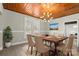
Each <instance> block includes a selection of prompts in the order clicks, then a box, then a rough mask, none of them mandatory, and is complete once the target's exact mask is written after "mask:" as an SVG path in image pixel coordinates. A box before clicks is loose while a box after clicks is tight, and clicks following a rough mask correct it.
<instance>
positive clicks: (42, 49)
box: [35, 36, 50, 55]
mask: <svg viewBox="0 0 79 59" xmlns="http://www.w3.org/2000/svg"><path fill="white" fill-rule="evenodd" d="M35 45H36V51H37V52H39V53H41V55H43V54H45V53H48V52H49V50H50V48H49V47H47V46H45V45H44V44H43V40H42V38H41V37H38V36H36V37H35ZM36 55H37V53H36Z"/></svg>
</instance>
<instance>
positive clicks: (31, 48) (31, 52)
mask: <svg viewBox="0 0 79 59" xmlns="http://www.w3.org/2000/svg"><path fill="white" fill-rule="evenodd" d="M32 50H33V47H31V55H32Z"/></svg>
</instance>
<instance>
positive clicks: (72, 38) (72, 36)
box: [66, 34, 75, 49]
mask: <svg viewBox="0 0 79 59" xmlns="http://www.w3.org/2000/svg"><path fill="white" fill-rule="evenodd" d="M74 39H75V36H74V35H73V34H71V35H70V36H69V39H68V42H67V45H66V47H67V48H68V49H72V47H73V41H74Z"/></svg>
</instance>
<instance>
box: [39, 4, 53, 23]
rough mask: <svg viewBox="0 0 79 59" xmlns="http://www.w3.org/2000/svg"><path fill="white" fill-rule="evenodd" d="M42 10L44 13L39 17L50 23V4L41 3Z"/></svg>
mask: <svg viewBox="0 0 79 59" xmlns="http://www.w3.org/2000/svg"><path fill="white" fill-rule="evenodd" d="M41 5H42V8H43V10H44V12H43V13H42V16H41V17H40V18H41V19H42V20H44V21H46V22H50V20H51V18H53V17H52V16H53V14H52V12H51V4H50V3H42V4H41Z"/></svg>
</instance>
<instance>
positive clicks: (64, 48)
mask: <svg viewBox="0 0 79 59" xmlns="http://www.w3.org/2000/svg"><path fill="white" fill-rule="evenodd" d="M74 38H75V37H74V35H72V34H71V35H70V36H69V38H68V41H67V42H66V44H64V45H59V46H58V47H57V50H58V51H61V52H62V53H63V54H64V55H71V56H72V47H73V40H74Z"/></svg>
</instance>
